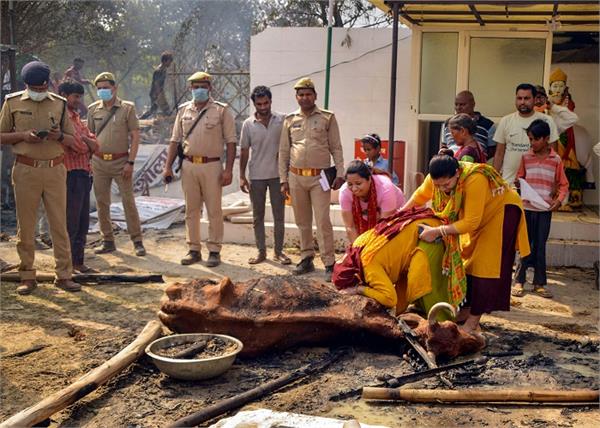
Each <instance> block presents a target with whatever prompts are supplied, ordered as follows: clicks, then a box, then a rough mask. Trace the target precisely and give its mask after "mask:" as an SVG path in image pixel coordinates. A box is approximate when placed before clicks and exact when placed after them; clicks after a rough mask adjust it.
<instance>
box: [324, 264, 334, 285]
mask: <svg viewBox="0 0 600 428" xmlns="http://www.w3.org/2000/svg"><path fill="white" fill-rule="evenodd" d="M332 275H333V265H329V266H325V281H327V282H331V276H332Z"/></svg>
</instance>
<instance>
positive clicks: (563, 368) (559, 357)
mask: <svg viewBox="0 0 600 428" xmlns="http://www.w3.org/2000/svg"><path fill="white" fill-rule="evenodd" d="M97 239H98V236H97V235H90V236H89V238H88V240H89V241H94V240H97ZM145 243H146V247H147V249H148V255H147V256H146V257H143V258H139V257H135V256H134V255H133V252H132V245H131V243H130V242H129V241H128V239H127V237H126V236H125V235H124V234H123V233H120V234H119V235H118V240H117V246H118V251H117V252H116V253H114V254H111V255H102V256H98V255H94V254H93V252H92V250H91V249H89V250H87V251H86V252H87V254H86V257H87V259H86V260H87V262H89V264H90V265H91V266H92V267H94V268H96V269H99V270H101V271H102V272H103V273H108V272H112V273H134V272H140V273H142V272H147V273H160V274H162V275H163V276H164V277H165V280H166V282H167V283H168V282H169V281H174V280H178V281H180V280H182V279H185V278H197V277H211V278H220V277H222V276H224V275H227V276H230V277H231V278H232V279H233V280H234V281H235V280H242V279H248V278H252V277H256V276H259V275H279V274H286V273H288V267H282V266H280V265H277V264H275V263H274V262H271V261H269V262H266V263H263V264H261V265H258V266H256V267H253V266H250V265H248V263H247V259H248V258H249V257H250V256H252V255H254V253H255V249H254V248H251V247H247V246H241V245H225V246H224V248H223V251H222V259H223V263H222V264H221V265H220V266H219V267H217V268H214V269H209V268H206V267H205V266H203V265H201V264H197V265H193V266H189V267H184V266H181V265H180V264H179V259H180V258H181V256H182V255H183V254H184V253H185V239H184V231H183V227H182V226H181V225H179V226H177V227H174V228H172V229H170V230H168V231H149V232H147V233H146V235H145ZM288 253H289V254H290V255H291V256H292V258H293V259H294V261H297V259H298V255H297V253H295V252H294V251H292V250H291V249H290V250H289V251H288ZM0 258H1V259H2V260H4V261H6V262H9V263H16V262H17V254H16V251H15V242H14V240H11V241H8V242H0ZM36 264H37V266H38V269H39V270H40V271H47V272H51V271H52V266H53V259H52V257H51V251H50V250H45V251H41V252H38V253H37V260H36ZM317 267H318V269H317V272H315V273H314V274H312V276H314V277H316V278H319V277H320V276H321V275H322V274H323V269H322V266H321V265H320V264H318V265H317ZM549 280H550V286H549V289H550V290H551V291H552V292H553V293H554V295H555V298H554V299H553V300H547V299H543V298H541V297H538V296H535V295H533V294H527V295H526V296H525V297H523V298H520V299H514V300H513V306H512V309H511V311H510V312H506V313H495V314H493V315H490V316H485V317H484V318H483V327H484V332H485V334H486V336H487V338H488V342H489V344H488V347H487V348H486V349H485V350H484V351H483V353H484V354H486V353H487V354H489V353H492V355H493V353H498V352H505V351H522V355H520V356H512V357H490V358H489V359H488V361H487V362H486V363H484V364H482V365H478V366H470V368H468V369H464V370H455V371H453V372H450V373H449V375H448V377H449V379H450V380H451V381H452V382H453V383H454V385H455V387H456V388H457V389H460V388H473V387H481V388H489V389H498V388H518V389H526V388H546V389H575V388H594V389H598V387H599V382H598V368H599V362H600V358H599V355H598V340H599V332H598V291H597V290H596V289H595V288H594V273H593V271H592V270H579V269H567V268H565V269H554V270H551V272H550V275H549ZM165 286H166V284H141V285H140V284H136V285H125V284H114V285H112V284H111V285H97V286H86V287H84V288H83V290H82V292H80V293H74V294H72V293H65V292H62V291H60V290H58V289H56V288H54V287H53V286H52V285H51V284H43V285H41V286H40V287H39V288H38V290H37V291H36V292H35V293H34V294H33V295H30V296H18V295H16V293H15V288H16V284H15V283H9V282H5V281H3V282H2V286H1V287H0V292H1V309H2V312H1V317H0V323H1V330H0V358H1V357H2V356H6V355H8V354H11V353H14V352H18V351H21V350H24V349H28V348H30V347H32V346H33V345H38V344H39V345H45V346H46V347H44V348H43V349H42V350H40V351H38V352H35V353H31V354H29V355H26V356H23V357H7V358H1V359H0V368H1V372H0V379H1V393H0V397H1V406H0V420H5V419H6V418H7V417H9V416H10V415H12V414H14V413H16V412H18V411H19V410H22V409H24V408H26V407H27V406H30V405H32V404H34V403H36V402H38V401H39V400H41V399H43V398H44V397H46V396H48V395H50V394H52V393H53V392H55V391H57V390H59V389H61V388H63V387H65V386H67V385H69V384H70V383H71V382H73V381H74V380H76V379H77V378H79V377H80V376H82V375H83V374H85V373H86V372H87V371H89V370H90V369H92V368H94V367H96V366H98V365H100V364H101V363H103V362H104V361H105V360H107V359H108V358H110V357H111V356H113V355H114V354H116V353H117V352H118V351H119V350H121V349H122V348H123V347H125V346H126V345H127V344H128V343H130V342H131V341H132V340H133V339H134V338H135V336H136V335H137V334H138V333H139V331H140V330H141V329H142V327H143V326H144V325H145V323H146V322H147V321H149V320H151V319H155V318H156V312H157V310H158V306H159V299H160V297H161V295H162V293H163V289H164V288H165ZM331 350H333V347H332V348H331V349H330V348H327V347H310V348H309V347H304V348H300V349H293V350H289V351H287V352H282V353H277V354H271V355H267V356H263V357H260V358H253V359H243V360H242V359H238V360H237V361H236V363H235V365H234V366H233V368H232V369H230V370H229V371H228V372H227V373H226V374H224V375H223V376H221V377H218V378H216V379H212V380H208V381H201V382H200V381H198V382H191V381H177V380H173V379H170V378H168V377H166V376H165V375H163V374H161V373H160V372H159V371H158V370H157V369H156V368H155V367H154V366H153V364H152V362H151V361H149V360H148V359H147V358H142V359H140V360H139V361H138V362H137V363H135V364H133V365H132V366H130V367H129V368H128V369H127V370H126V371H124V372H123V373H121V374H120V375H119V376H117V377H116V378H114V379H113V380H111V381H109V382H108V384H106V385H104V386H102V387H100V388H99V389H98V390H96V391H95V392H93V393H91V394H90V395H88V396H87V397H85V398H83V399H82V400H80V401H79V402H77V403H75V404H73V405H72V406H70V407H68V408H67V409H65V410H63V411H61V412H58V413H56V414H54V415H53V416H52V417H51V419H50V421H49V422H50V424H51V426H87V427H112V426H143V427H162V426H166V425H167V424H168V423H169V422H172V421H174V420H176V419H179V418H181V417H183V416H186V415H188V414H190V413H193V412H195V411H198V410H200V409H202V408H203V407H205V406H207V405H209V404H212V403H214V402H216V401H218V400H220V399H223V398H227V397H230V396H232V395H235V394H239V393H241V392H243V391H245V390H247V389H250V388H252V387H255V386H258V385H260V384H263V383H265V382H266V381H268V380H271V379H273V378H275V377H277V376H279V375H281V374H284V373H287V372H289V371H290V370H293V369H295V368H298V367H301V366H303V365H305V364H308V363H310V362H314V361H316V360H318V359H319V358H321V357H323V356H325V354H327V353H328V352H330V351H331ZM469 358H471V356H470V357H469ZM413 371H414V367H411V365H410V364H409V363H408V362H407V361H405V360H404V359H403V358H402V355H401V352H399V347H397V346H393V345H389V344H388V345H382V344H377V345H376V344H371V343H362V344H355V345H353V347H352V348H351V350H350V351H349V352H347V353H346V354H345V355H344V356H343V357H342V358H341V359H340V360H339V361H338V362H337V363H335V364H334V365H333V366H331V367H329V368H328V369H326V370H324V371H323V372H322V373H320V374H318V375H316V376H313V377H311V378H309V379H308V380H305V381H303V382H300V383H296V384H294V385H291V386H288V387H286V388H284V389H283V390H280V391H279V392H277V393H274V394H272V395H270V396H268V397H266V398H264V399H262V400H260V401H257V402H255V403H252V404H251V405H249V406H246V407H245V409H252V408H270V409H274V410H280V411H291V412H298V413H304V414H312V415H319V416H328V417H339V418H347V419H348V418H356V419H358V420H360V421H361V422H364V423H371V424H381V425H387V426H390V427H400V426H405V425H410V426H431V427H437V426H448V427H451V426H505V427H542V426H543V427H546V426H551V427H571V426H577V427H587V426H598V423H599V422H600V411H599V410H598V408H597V406H572V407H558V406H537V405H521V406H517V405H489V404H482V405H461V406H458V405H440V404H419V405H417V404H406V403H404V404H399V403H381V402H380V403H373V402H367V401H364V400H362V399H360V398H358V397H356V398H352V397H351V398H347V399H344V400H341V401H331V400H330V399H329V398H330V396H333V395H335V394H337V393H339V392H342V391H345V390H348V389H352V388H357V387H360V386H364V385H371V384H376V383H378V382H379V380H378V379H381V378H382V377H384V376H386V375H394V376H397V375H402V374H408V373H411V372H413ZM412 386H413V387H425V388H441V387H443V386H442V385H441V384H440V383H438V381H437V380H436V378H431V379H430V380H426V381H421V382H418V383H415V384H413V385H412ZM212 422H213V423H214V422H215V420H213V421H212ZM208 424H209V423H207V424H206V425H208Z"/></svg>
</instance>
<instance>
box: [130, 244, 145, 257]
mask: <svg viewBox="0 0 600 428" xmlns="http://www.w3.org/2000/svg"><path fill="white" fill-rule="evenodd" d="M133 249H134V250H135V255H136V256H138V257H143V256H145V255H146V249H145V248H144V244H143V243H142V241H136V242H134V243H133Z"/></svg>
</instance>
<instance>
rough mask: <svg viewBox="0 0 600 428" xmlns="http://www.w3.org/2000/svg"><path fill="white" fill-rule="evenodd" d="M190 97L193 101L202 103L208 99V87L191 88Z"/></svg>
mask: <svg viewBox="0 0 600 428" xmlns="http://www.w3.org/2000/svg"><path fill="white" fill-rule="evenodd" d="M192 98H193V99H194V101H198V102H201V103H203V102H204V101H206V100H208V89H206V88H196V89H192Z"/></svg>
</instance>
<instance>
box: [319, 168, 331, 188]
mask: <svg viewBox="0 0 600 428" xmlns="http://www.w3.org/2000/svg"><path fill="white" fill-rule="evenodd" d="M319 183H320V184H321V189H323V191H325V192H327V191H328V190H330V189H331V187H330V186H329V180H327V174H325V170H324V169H322V170H321V177H320V178H319Z"/></svg>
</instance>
